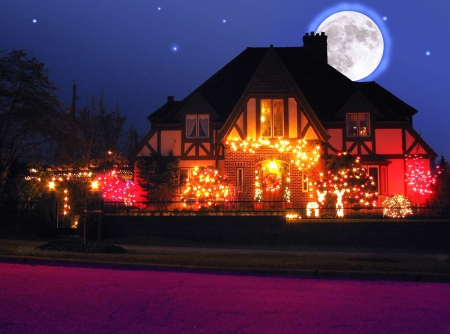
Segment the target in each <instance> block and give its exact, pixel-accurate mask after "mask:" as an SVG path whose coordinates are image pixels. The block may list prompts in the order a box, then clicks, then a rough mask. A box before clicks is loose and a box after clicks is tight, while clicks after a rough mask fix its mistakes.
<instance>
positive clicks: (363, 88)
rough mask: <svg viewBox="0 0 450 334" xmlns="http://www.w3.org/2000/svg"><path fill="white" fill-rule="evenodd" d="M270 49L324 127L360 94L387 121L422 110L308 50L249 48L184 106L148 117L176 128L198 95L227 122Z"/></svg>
mask: <svg viewBox="0 0 450 334" xmlns="http://www.w3.org/2000/svg"><path fill="white" fill-rule="evenodd" d="M270 49H273V50H275V52H276V54H277V56H278V57H279V59H280V60H281V62H282V63H283V65H284V66H285V68H286V69H287V71H288V72H289V74H290V75H291V77H292V79H293V80H294V82H295V83H296V84H297V86H298V88H299V89H300V91H301V92H302V93H303V95H304V96H305V98H306V100H307V102H308V103H309V105H310V106H311V107H312V109H313V110H314V112H315V113H316V115H317V117H318V118H319V119H320V121H322V122H327V121H333V120H336V119H335V117H336V116H337V114H338V112H339V111H340V109H341V108H342V107H343V106H344V104H345V103H346V102H347V101H348V99H349V98H350V97H351V96H352V95H353V94H354V93H355V91H358V90H359V91H360V92H362V93H363V95H364V96H365V97H366V98H367V99H368V100H369V101H370V102H371V103H372V104H373V105H374V106H375V107H376V108H377V110H378V111H379V112H380V114H381V115H382V117H383V119H384V120H410V117H411V116H412V115H414V114H415V113H417V110H416V109H414V108H412V107H411V106H409V105H408V104H406V103H405V102H403V101H402V100H400V99H399V98H397V97H396V96H394V95H393V94H392V93H390V92H389V91H387V90H386V89H384V88H383V87H381V86H380V85H378V84H377V83H375V82H353V81H352V80H350V79H349V78H347V77H346V76H345V75H343V74H341V73H340V72H338V71H337V70H336V69H334V68H333V67H332V66H330V65H328V64H327V63H325V62H323V61H320V60H318V59H316V58H315V57H313V56H312V55H311V54H310V53H309V52H308V50H307V49H305V48H304V47H259V48H251V47H249V48H247V49H245V50H244V51H243V52H242V53H240V54H239V55H238V56H237V57H235V58H234V59H233V60H231V61H230V62H229V63H228V64H226V65H225V66H224V67H223V68H222V69H220V70H219V71H218V72H216V73H215V74H214V75H213V76H211V77H210V78H209V79H208V80H206V81H205V82H204V83H203V84H202V85H201V86H199V87H198V88H197V89H195V90H194V91H193V92H192V93H191V94H190V95H189V96H188V97H186V98H185V99H184V100H183V101H171V100H169V101H168V102H167V103H166V104H165V105H163V106H162V107H161V108H160V109H158V110H156V111H155V112H154V113H153V114H151V115H150V116H148V120H149V121H151V122H155V123H158V124H165V123H173V122H174V120H173V117H174V116H175V115H176V114H177V112H178V111H179V110H180V108H181V107H182V106H183V105H184V104H185V103H186V102H187V101H188V99H189V97H190V96H192V95H193V94H195V93H199V94H201V95H202V96H203V97H204V98H205V100H207V101H208V103H210V105H211V106H212V107H213V108H214V110H215V111H216V112H217V114H218V115H219V117H221V118H222V121H225V120H226V119H227V118H228V117H229V116H230V114H231V112H232V111H233V108H234V107H235V105H236V104H237V102H238V100H239V99H240V98H241V97H242V95H243V93H244V91H245V89H246V88H247V86H248V84H249V82H250V81H251V80H252V78H253V77H254V75H255V72H256V71H257V69H258V68H259V66H260V64H261V63H262V61H263V60H264V58H265V57H266V55H267V53H268V52H269V50H270Z"/></svg>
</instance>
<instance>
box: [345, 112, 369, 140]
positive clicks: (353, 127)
mask: <svg viewBox="0 0 450 334" xmlns="http://www.w3.org/2000/svg"><path fill="white" fill-rule="evenodd" d="M347 136H348V137H368V136H370V114H369V113H367V112H360V113H352V114H347Z"/></svg>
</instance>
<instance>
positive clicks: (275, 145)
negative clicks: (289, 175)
mask: <svg viewBox="0 0 450 334" xmlns="http://www.w3.org/2000/svg"><path fill="white" fill-rule="evenodd" d="M226 144H227V145H228V146H229V147H230V148H231V149H232V150H233V151H238V150H242V151H243V152H249V153H256V151H257V150H258V149H259V148H262V147H268V148H272V149H275V150H277V151H278V152H280V153H290V154H291V156H292V157H291V161H290V162H291V163H293V164H295V165H296V166H297V167H298V169H300V170H303V169H309V168H311V167H313V166H314V165H315V164H316V163H317V162H318V161H319V158H320V146H319V145H313V144H310V143H308V141H306V140H305V139H298V140H297V141H295V142H294V140H292V141H291V140H289V139H283V138H274V139H263V138H248V139H247V140H233V141H227V142H226Z"/></svg>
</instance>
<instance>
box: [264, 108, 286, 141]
mask: <svg viewBox="0 0 450 334" xmlns="http://www.w3.org/2000/svg"><path fill="white" fill-rule="evenodd" d="M283 136H284V105H283V100H261V137H263V138H272V137H275V138H276V137H283Z"/></svg>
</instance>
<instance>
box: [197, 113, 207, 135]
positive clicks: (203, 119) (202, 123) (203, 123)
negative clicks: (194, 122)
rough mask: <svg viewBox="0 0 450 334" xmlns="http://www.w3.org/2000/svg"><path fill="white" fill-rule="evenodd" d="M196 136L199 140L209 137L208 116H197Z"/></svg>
mask: <svg viewBox="0 0 450 334" xmlns="http://www.w3.org/2000/svg"><path fill="white" fill-rule="evenodd" d="M198 136H199V137H200V138H207V137H209V116H208V115H198Z"/></svg>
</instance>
